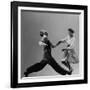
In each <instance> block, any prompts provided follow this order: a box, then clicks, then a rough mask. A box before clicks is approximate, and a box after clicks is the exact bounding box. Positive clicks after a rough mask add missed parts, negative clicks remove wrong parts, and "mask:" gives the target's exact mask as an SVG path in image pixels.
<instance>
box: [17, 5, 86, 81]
mask: <svg viewBox="0 0 90 90" xmlns="http://www.w3.org/2000/svg"><path fill="white" fill-rule="evenodd" d="M21 10H33V11H53V12H71V13H80V15H79V20H80V23H79V25H80V26H79V42H80V44H79V48H80V50H79V51H80V52H79V59H80V62H79V65H80V74H78V75H71V76H59V75H56V76H39V77H24V78H21ZM83 56H84V10H74V9H60V8H59V9H55V8H41V7H40V8H39V7H23V6H18V83H34V82H47V81H66V80H78V79H79V80H83V79H84V57H83Z"/></svg>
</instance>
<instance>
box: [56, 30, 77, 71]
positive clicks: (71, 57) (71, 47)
mask: <svg viewBox="0 0 90 90" xmlns="http://www.w3.org/2000/svg"><path fill="white" fill-rule="evenodd" d="M60 43H66V44H67V46H66V49H63V51H64V59H63V61H62V63H63V64H65V65H66V66H68V67H69V69H71V70H72V67H71V66H70V63H78V62H79V61H78V57H77V55H76V52H75V31H74V30H73V29H71V28H69V29H68V36H67V37H65V38H64V39H62V40H61V41H59V42H58V43H57V46H58V45H59V44H60Z"/></svg>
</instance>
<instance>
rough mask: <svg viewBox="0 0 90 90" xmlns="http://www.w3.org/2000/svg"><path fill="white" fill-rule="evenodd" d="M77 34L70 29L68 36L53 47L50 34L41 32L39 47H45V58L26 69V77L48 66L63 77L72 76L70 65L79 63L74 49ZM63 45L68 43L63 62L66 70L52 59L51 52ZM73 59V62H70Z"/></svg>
mask: <svg viewBox="0 0 90 90" xmlns="http://www.w3.org/2000/svg"><path fill="white" fill-rule="evenodd" d="M74 34H75V32H74V30H73V29H71V28H69V29H68V36H67V37H65V38H64V39H62V40H60V41H59V42H58V43H57V44H56V45H53V44H52V43H51V42H50V40H49V39H48V32H47V31H46V30H41V31H40V36H41V40H40V41H39V45H40V46H42V47H43V52H44V54H43V57H42V60H41V61H40V62H38V63H36V64H34V65H32V66H30V67H28V68H27V69H26V71H25V72H24V76H25V77H28V75H29V74H30V73H33V72H38V71H40V70H42V69H43V68H44V67H45V66H46V65H47V64H49V65H50V66H51V67H52V68H53V69H54V70H55V71H56V72H57V73H59V74H61V75H67V74H68V75H71V74H72V71H73V69H72V67H71V65H70V63H78V58H77V56H76V53H75V49H74V42H75V36H74ZM61 43H66V44H67V46H66V48H65V49H62V51H64V59H63V60H62V61H61V62H62V64H63V65H64V66H65V67H67V69H65V68H64V67H62V66H61V65H60V64H58V63H57V62H56V61H55V59H54V58H53V57H52V54H51V50H52V48H55V47H57V46H58V45H59V44H61ZM70 57H71V60H69V59H70Z"/></svg>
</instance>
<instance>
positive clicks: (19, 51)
mask: <svg viewBox="0 0 90 90" xmlns="http://www.w3.org/2000/svg"><path fill="white" fill-rule="evenodd" d="M11 11H12V17H11V18H12V24H11V25H12V41H11V43H12V65H11V68H12V69H11V71H12V73H11V79H12V87H25V86H26V87H27V86H48V85H63V83H65V84H79V83H86V82H87V37H86V36H87V6H79V5H76V7H75V6H73V5H63V4H61V5H59V4H44V3H30V2H25V3H24V2H12V7H11ZM62 82H63V83H62Z"/></svg>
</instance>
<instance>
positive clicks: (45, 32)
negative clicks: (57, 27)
mask: <svg viewBox="0 0 90 90" xmlns="http://www.w3.org/2000/svg"><path fill="white" fill-rule="evenodd" d="M43 35H46V36H48V32H47V31H45V30H41V31H40V36H41V37H43Z"/></svg>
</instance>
